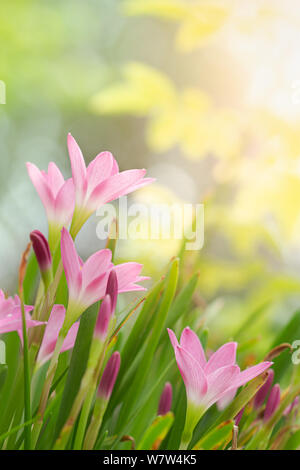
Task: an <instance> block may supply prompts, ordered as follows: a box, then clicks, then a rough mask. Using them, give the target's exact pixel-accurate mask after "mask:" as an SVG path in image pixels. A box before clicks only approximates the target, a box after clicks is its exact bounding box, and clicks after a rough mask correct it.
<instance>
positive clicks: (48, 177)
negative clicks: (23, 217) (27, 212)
mask: <svg viewBox="0 0 300 470" xmlns="http://www.w3.org/2000/svg"><path fill="white" fill-rule="evenodd" d="M26 165H27V171H28V174H29V177H30V179H31V181H32V183H33V185H34V187H35V189H36V191H37V193H38V195H39V197H40V199H41V201H42V203H43V206H44V208H45V211H46V214H47V219H48V226H49V244H50V247H51V249H52V251H54V250H55V248H56V244H57V242H58V240H59V235H60V230H61V228H62V227H68V226H69V224H70V223H71V220H72V216H73V212H74V204H75V203H74V201H75V193H74V184H73V180H72V178H70V179H68V180H66V181H65V180H64V177H63V175H62V174H61V172H60V170H59V169H58V167H57V166H56V165H55V163H53V162H50V163H49V166H48V173H47V172H45V171H43V170H42V171H41V170H39V169H38V168H37V167H36V166H35V165H34V164H33V163H29V162H28V163H27V164H26Z"/></svg>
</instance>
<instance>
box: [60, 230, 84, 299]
mask: <svg viewBox="0 0 300 470" xmlns="http://www.w3.org/2000/svg"><path fill="white" fill-rule="evenodd" d="M61 257H62V262H63V266H64V270H65V275H66V279H67V284H68V287H69V294H70V295H71V296H75V297H77V296H78V295H79V292H80V290H81V284H82V281H81V279H82V273H81V266H80V262H79V259H78V255H77V252H76V248H75V245H74V242H73V240H72V237H71V235H70V234H69V232H68V231H67V230H66V229H65V228H63V229H62V232H61Z"/></svg>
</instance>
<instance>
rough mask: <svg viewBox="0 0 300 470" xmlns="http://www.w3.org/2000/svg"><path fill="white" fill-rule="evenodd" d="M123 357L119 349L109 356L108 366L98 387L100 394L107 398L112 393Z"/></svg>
mask: <svg viewBox="0 0 300 470" xmlns="http://www.w3.org/2000/svg"><path fill="white" fill-rule="evenodd" d="M120 363H121V358H120V354H119V353H118V351H116V352H114V353H113V354H112V355H111V357H110V358H109V360H108V362H107V364H106V367H105V369H104V372H103V375H102V377H101V381H100V384H99V387H98V396H99V397H101V398H105V399H106V400H109V399H110V396H111V394H112V391H113V388H114V385H115V382H116V379H117V376H118V373H119V369H120Z"/></svg>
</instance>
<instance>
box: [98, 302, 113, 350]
mask: <svg viewBox="0 0 300 470" xmlns="http://www.w3.org/2000/svg"><path fill="white" fill-rule="evenodd" d="M111 314H112V309H111V297H110V295H106V296H105V297H104V299H103V300H102V302H101V305H100V309H99V313H98V318H97V321H96V326H95V333H94V334H95V336H96V338H98V339H99V340H100V341H101V342H104V341H105V339H106V336H107V332H108V327H109V322H110V318H111Z"/></svg>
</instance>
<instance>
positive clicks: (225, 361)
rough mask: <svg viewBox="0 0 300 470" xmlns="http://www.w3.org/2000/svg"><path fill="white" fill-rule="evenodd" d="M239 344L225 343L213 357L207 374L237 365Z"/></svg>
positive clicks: (208, 365)
mask: <svg viewBox="0 0 300 470" xmlns="http://www.w3.org/2000/svg"><path fill="white" fill-rule="evenodd" d="M236 349H237V343H235V342H231V343H225V344H223V346H221V347H220V348H219V349H218V350H217V351H216V352H215V353H213V354H212V355H211V357H210V358H209V360H208V362H207V364H206V366H205V374H206V375H208V374H211V373H212V372H214V371H216V370H217V369H219V368H220V367H224V366H229V365H231V364H234V363H235V360H236Z"/></svg>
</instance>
